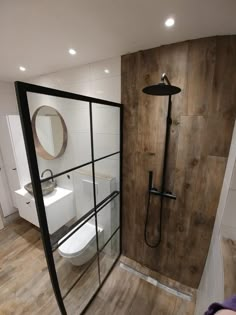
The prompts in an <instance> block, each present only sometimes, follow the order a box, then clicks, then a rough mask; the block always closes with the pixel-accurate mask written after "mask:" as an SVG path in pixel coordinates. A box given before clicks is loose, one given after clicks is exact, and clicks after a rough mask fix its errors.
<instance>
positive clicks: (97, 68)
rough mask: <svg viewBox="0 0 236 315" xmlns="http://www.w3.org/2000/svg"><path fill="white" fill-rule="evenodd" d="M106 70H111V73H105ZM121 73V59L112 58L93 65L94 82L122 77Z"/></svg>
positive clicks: (92, 78)
mask: <svg viewBox="0 0 236 315" xmlns="http://www.w3.org/2000/svg"><path fill="white" fill-rule="evenodd" d="M105 69H107V70H109V73H106V72H104V70H105ZM120 73H121V59H120V58H111V59H107V60H102V61H99V62H95V63H93V64H91V80H92V81H93V80H99V79H103V78H109V77H114V76H120Z"/></svg>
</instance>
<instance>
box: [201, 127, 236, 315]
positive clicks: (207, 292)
mask: <svg viewBox="0 0 236 315" xmlns="http://www.w3.org/2000/svg"><path fill="white" fill-rule="evenodd" d="M235 161H236V125H235V127H234V132H233V136H232V142H231V147H230V152H229V157H228V162H227V167H226V171H225V177H224V182H223V186H222V190H221V196H220V201H219V205H218V209H217V215H216V220H215V225H214V229H213V233H212V239H211V244H210V249H209V252H208V256H207V261H206V265H205V268H204V272H203V275H202V279H201V282H200V285H199V288H198V293H197V301H196V309H195V315H202V314H204V312H205V311H206V310H207V308H208V306H209V305H210V304H212V303H213V302H215V301H223V300H224V268H223V257H222V252H221V237H222V236H226V237H232V238H234V237H235V236H236V213H235V212H236V191H235V189H236V169H235ZM234 239H236V238H234Z"/></svg>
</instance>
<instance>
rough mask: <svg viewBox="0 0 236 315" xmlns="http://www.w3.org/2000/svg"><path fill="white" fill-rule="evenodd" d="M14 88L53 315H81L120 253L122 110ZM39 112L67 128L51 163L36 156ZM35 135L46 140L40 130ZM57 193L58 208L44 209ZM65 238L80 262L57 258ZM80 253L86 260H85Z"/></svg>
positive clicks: (43, 90)
mask: <svg viewBox="0 0 236 315" xmlns="http://www.w3.org/2000/svg"><path fill="white" fill-rule="evenodd" d="M15 87H16V93H17V100H18V107H19V112H20V117H21V124H22V129H23V135H24V140H25V147H26V153H27V158H28V165H29V170H30V176H31V187H32V189H33V195H34V200H35V204H36V209H37V215H38V222H39V226H40V231H41V237H42V242H43V246H44V252H45V257H46V260H47V266H48V271H49V274H50V279H51V284H52V287H53V290H54V294H55V297H56V300H57V303H58V307H59V309H60V312H61V314H63V315H64V314H68V315H70V314H82V313H84V312H85V310H86V308H87V307H88V305H89V304H90V303H91V301H92V299H93V298H94V297H95V295H96V293H97V292H98V291H99V289H100V288H101V286H102V284H103V283H104V281H105V280H106V278H107V276H108V275H109V273H110V271H111V270H112V268H113V267H114V265H115V264H116V262H117V260H118V258H119V256H120V252H121V241H120V236H121V226H120V220H121V215H120V213H121V199H122V176H121V170H122V165H121V163H122V149H121V148H122V105H121V104H118V103H114V102H109V101H106V100H101V99H96V98H91V97H87V96H83V95H78V94H74V93H70V92H65V91H60V90H56V89H51V88H46V87H42V86H37V85H32V84H27V83H23V82H16V83H15ZM45 107H50V108H52V109H55V111H56V112H57V113H58V114H59V116H60V117H61V121H63V126H64V131H65V130H67V133H66V134H65V135H64V142H63V143H64V147H63V150H61V152H60V154H58V155H57V156H55V159H54V158H50V157H49V158H43V157H42V156H41V155H40V150H38V148H37V146H36V145H37V144H38V142H39V141H38V140H37V141H36V140H35V139H36V138H35V127H34V128H32V117H34V119H35V113H37V112H38V111H39V108H44V110H45ZM50 115H51V114H48V113H46V114H45V117H48V116H50ZM52 116H53V115H52ZM45 119H46V118H45ZM40 120H43V118H42V117H40V119H39V121H40ZM45 121H46V120H45ZM41 131H42V132H43V133H44V138H45V139H46V140H47V141H48V139H49V138H50V137H49V135H48V133H47V132H46V129H45V128H44V129H43V130H41ZM54 133H55V134H53V135H52V136H53V137H55V136H57V134H58V135H59V132H55V131H54ZM48 156H49V155H48ZM46 171H47V172H46ZM40 174H42V175H44V176H43V178H42V177H40ZM45 183H46V184H45ZM52 183H53V185H52ZM49 184H50V185H51V186H50V189H52V192H51V194H50V193H49V194H48V195H47V197H46V196H44V195H43V193H44V187H45V186H46V188H47V187H48V186H47V185H49ZM59 193H61V194H62V196H60V198H59V199H60V200H63V203H57V202H56V203H55V205H56V206H54V207H52V206H51V207H49V203H50V202H51V203H52V202H53V201H52V199H53V198H54V197H55V196H56V194H59ZM68 196H69V197H68ZM50 198H51V199H50ZM54 199H55V198H54ZM26 203H27V202H26ZM28 206H30V205H28ZM52 208H53V210H52ZM53 211H54V212H53ZM88 225H89V228H90V232H91V233H90V234H91V235H94V242H90V243H89V240H88V239H86V237H84V235H83V231H84V230H85V227H86V226H88ZM76 233H77V234H78V237H77V236H76V235H77V234H76ZM91 235H90V236H91ZM75 236H76V237H75ZM91 239H92V236H91ZM68 240H69V241H71V240H73V244H72V245H73V246H72V247H75V248H77V249H76V250H77V252H79V255H80V258H81V257H82V258H83V259H82V260H84V262H83V263H82V264H80V265H74V264H73V260H72V259H68V258H70V257H69V255H68V257H67V256H66V255H64V256H63V255H61V252H62V250H61V251H60V248H62V246H63V245H65V244H66V242H67V241H68ZM82 240H83V241H82ZM77 241H78V244H79V245H78V244H77V243H76V242H77ZM88 248H89V250H90V253H91V250H92V253H93V255H92V258H91V257H90V258H91V259H87V260H86V259H85V258H86V255H85V254H84V253H85V252H86V250H88ZM83 255H84V256H83ZM71 261H72V263H71ZM35 285H37V284H35ZM45 290H46V289H45ZM45 292H47V291H45ZM45 294H46V293H45ZM49 307H50V305H49Z"/></svg>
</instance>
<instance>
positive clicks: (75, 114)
mask: <svg viewBox="0 0 236 315" xmlns="http://www.w3.org/2000/svg"><path fill="white" fill-rule="evenodd" d="M105 69H108V70H109V73H105V72H104V70H105ZM30 83H33V84H38V85H42V86H47V87H51V88H56V89H62V90H65V91H69V92H74V93H78V94H82V95H87V96H92V97H96V98H102V99H105V100H110V101H114V102H118V103H120V100H121V60H120V57H118V58H112V59H108V60H105V61H100V62H96V63H93V64H89V65H85V66H82V67H76V68H73V69H69V70H64V71H60V72H56V73H52V74H48V75H45V76H40V77H38V78H34V79H32V80H30ZM28 97H29V106H30V111H31V115H33V112H34V111H35V109H36V108H38V107H39V106H42V105H48V106H52V107H54V108H56V109H57V110H58V111H59V112H60V114H61V115H62V117H63V118H64V120H65V123H66V126H67V130H68V145H67V148H66V151H65V153H64V154H63V155H62V156H61V157H60V158H59V159H56V160H53V161H46V160H43V159H41V158H40V157H39V158H38V163H39V169H40V172H42V171H43V170H44V169H46V168H51V169H52V170H53V172H54V173H57V172H60V171H63V170H65V169H67V168H71V167H73V166H77V165H79V164H83V163H86V162H88V161H90V160H91V152H90V129H89V107H88V103H85V102H78V101H74V100H65V99H60V98H56V97H51V96H45V95H37V94H29V95H28ZM93 111H94V113H93V122H94V140H95V148H94V150H95V158H99V157H101V156H104V155H107V154H110V153H113V152H116V151H119V110H118V109H117V108H114V107H109V106H101V105H98V104H97V105H96V104H93ZM104 164H105V165H104ZM117 165H118V156H114V157H111V158H110V159H108V160H106V161H104V162H103V163H102V162H100V163H97V171H99V172H102V173H104V172H106V173H107V175H110V176H117V175H118V173H119V169H118V167H117ZM64 181H65V183H64V184H65V185H67V184H66V182H68V180H67V179H66V177H64ZM65 188H66V187H65ZM68 188H70V187H68Z"/></svg>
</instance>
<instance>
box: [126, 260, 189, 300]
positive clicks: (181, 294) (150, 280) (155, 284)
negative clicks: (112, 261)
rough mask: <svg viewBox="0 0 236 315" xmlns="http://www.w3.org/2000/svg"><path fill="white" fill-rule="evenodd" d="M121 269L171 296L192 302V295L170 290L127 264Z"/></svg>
mask: <svg viewBox="0 0 236 315" xmlns="http://www.w3.org/2000/svg"><path fill="white" fill-rule="evenodd" d="M120 267H121V268H122V269H124V270H126V271H128V272H130V273H132V274H134V275H136V276H137V277H139V278H141V279H143V280H144V281H146V282H148V283H150V284H152V285H154V286H155V287H158V288H160V289H163V290H164V291H166V292H168V293H170V294H173V295H175V296H177V297H179V298H181V299H183V300H186V301H192V298H193V296H192V295H191V294H186V293H183V292H181V291H178V290H176V289H173V288H170V287H168V286H166V285H164V284H162V283H161V282H159V281H158V280H156V279H154V278H152V277H150V276H147V275H145V274H143V273H141V272H139V271H137V270H135V269H133V268H131V267H129V266H127V265H125V264H123V263H120Z"/></svg>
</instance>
